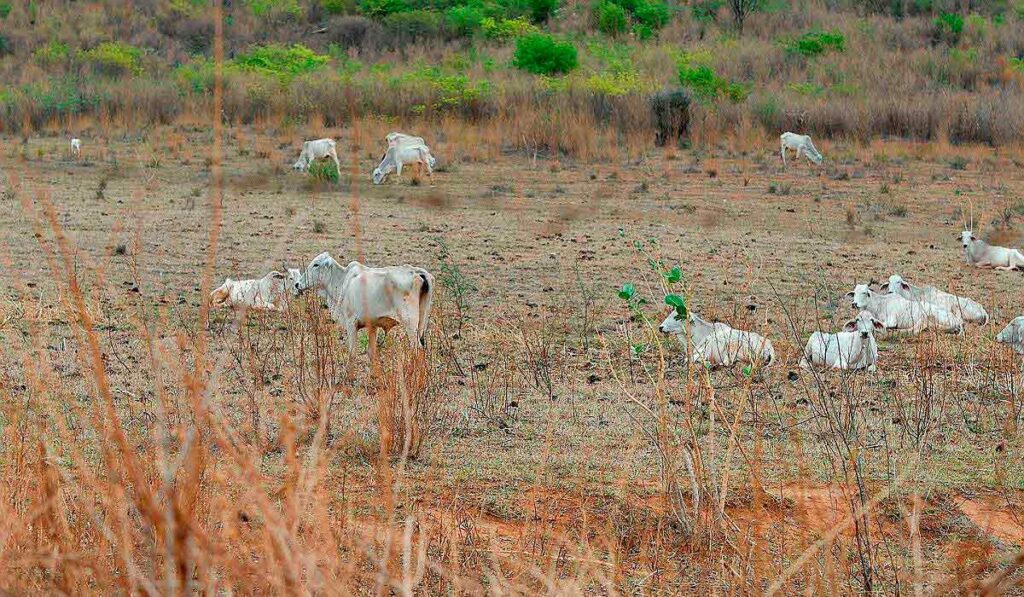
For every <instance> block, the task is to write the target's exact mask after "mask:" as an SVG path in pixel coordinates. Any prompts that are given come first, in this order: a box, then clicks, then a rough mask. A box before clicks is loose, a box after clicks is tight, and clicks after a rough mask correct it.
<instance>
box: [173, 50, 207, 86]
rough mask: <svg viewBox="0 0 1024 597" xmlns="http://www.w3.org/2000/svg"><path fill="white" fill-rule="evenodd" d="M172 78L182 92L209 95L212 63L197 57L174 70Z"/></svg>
mask: <svg viewBox="0 0 1024 597" xmlns="http://www.w3.org/2000/svg"><path fill="white" fill-rule="evenodd" d="M174 77H175V79H177V82H178V86H179V87H180V88H181V89H182V90H183V91H189V92H192V93H199V94H203V93H209V92H210V91H212V90H213V61H212V60H209V59H207V58H204V57H202V56H197V57H195V58H193V59H192V60H190V61H189V62H186V63H185V64H182V65H181V66H179V67H178V68H176V69H174Z"/></svg>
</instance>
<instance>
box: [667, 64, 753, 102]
mask: <svg viewBox="0 0 1024 597" xmlns="http://www.w3.org/2000/svg"><path fill="white" fill-rule="evenodd" d="M679 84H680V85H682V86H683V87H685V88H687V89H689V90H690V91H692V92H693V95H694V96H696V97H697V98H698V99H700V100H703V101H709V100H713V99H715V98H716V97H719V96H723V97H726V98H727V99H729V100H730V101H732V102H735V103H739V102H742V101H744V100H745V99H747V96H748V95H750V89H749V88H748V87H747V86H746V85H743V84H741V83H731V82H729V81H726V80H725V79H723V78H721V77H719V76H718V75H716V74H715V71H714V70H712V69H711V67H710V66H705V65H697V66H690V65H687V64H682V65H680V67H679Z"/></svg>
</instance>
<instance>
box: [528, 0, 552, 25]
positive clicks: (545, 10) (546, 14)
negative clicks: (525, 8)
mask: <svg viewBox="0 0 1024 597" xmlns="http://www.w3.org/2000/svg"><path fill="white" fill-rule="evenodd" d="M558 3H559V0H529V5H530V19H532V20H533V22H534V23H543V22H545V21H547V20H548V19H549V18H551V15H552V14H554V12H555V11H556V10H558Z"/></svg>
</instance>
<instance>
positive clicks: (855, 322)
mask: <svg viewBox="0 0 1024 597" xmlns="http://www.w3.org/2000/svg"><path fill="white" fill-rule="evenodd" d="M882 327H883V326H882V322H880V321H878V320H877V319H875V318H874V317H873V316H872V315H871V314H870V313H868V312H867V311H861V312H860V313H858V314H857V317H854V318H853V319H851V320H850V321H847V322H846V324H845V325H843V331H844V332H854V333H858V332H859V333H860V337H861V338H865V339H866V338H867V337H868V336H870V335H871V333H872V332H874V331H875V330H881V329H882Z"/></svg>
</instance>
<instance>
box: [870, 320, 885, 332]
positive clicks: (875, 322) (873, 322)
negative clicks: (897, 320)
mask: <svg viewBox="0 0 1024 597" xmlns="http://www.w3.org/2000/svg"><path fill="white" fill-rule="evenodd" d="M871 325H873V326H875V329H876V330H880V329H882V328H884V327H885V325H883V324H882V322H881V321H878V320H877V319H875V318H874V317H872V318H871Z"/></svg>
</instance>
